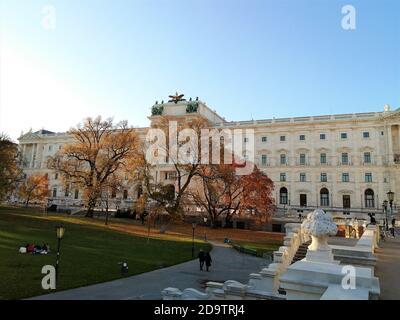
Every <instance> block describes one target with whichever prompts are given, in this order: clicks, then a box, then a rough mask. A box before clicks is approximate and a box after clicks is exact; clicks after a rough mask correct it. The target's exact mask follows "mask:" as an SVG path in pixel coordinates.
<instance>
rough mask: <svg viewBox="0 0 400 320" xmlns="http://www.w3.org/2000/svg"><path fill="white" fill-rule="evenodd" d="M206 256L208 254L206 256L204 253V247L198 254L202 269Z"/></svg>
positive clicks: (201, 268)
mask: <svg viewBox="0 0 400 320" xmlns="http://www.w3.org/2000/svg"><path fill="white" fill-rule="evenodd" d="M205 257H206V256H205V253H204V251H203V249H200V251H199V255H198V258H199V263H200V271H203V266H204V261H205Z"/></svg>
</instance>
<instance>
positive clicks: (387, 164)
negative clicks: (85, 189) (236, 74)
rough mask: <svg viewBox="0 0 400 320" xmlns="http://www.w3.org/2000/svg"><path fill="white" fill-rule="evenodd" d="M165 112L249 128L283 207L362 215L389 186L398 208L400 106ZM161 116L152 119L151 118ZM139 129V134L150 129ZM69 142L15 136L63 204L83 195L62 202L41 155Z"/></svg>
mask: <svg viewBox="0 0 400 320" xmlns="http://www.w3.org/2000/svg"><path fill="white" fill-rule="evenodd" d="M189 103H196V105H197V106H198V107H197V111H196V112H194V113H193V112H191V113H188V112H187V111H186V107H187V105H188V104H189ZM157 106H160V105H156V107H157ZM162 114H163V115H165V116H170V117H174V118H188V117H197V116H200V117H204V118H206V119H208V120H209V123H210V127H211V128H216V129H245V130H246V129H254V132H255V137H254V142H255V163H256V164H257V165H258V166H259V167H260V168H261V169H262V170H263V171H265V172H266V173H267V174H268V176H269V177H270V178H271V179H272V180H273V182H274V184H275V190H274V192H275V193H274V197H275V201H276V204H277V206H278V209H279V210H280V211H281V212H285V213H295V214H297V212H298V210H303V212H305V213H306V212H310V211H312V210H314V209H315V208H316V207H321V208H323V209H324V210H326V211H329V212H331V213H332V214H333V215H334V216H343V217H357V216H359V215H360V214H362V215H363V216H364V217H365V214H366V213H369V212H371V213H381V212H382V202H383V200H385V199H387V196H386V193H387V192H388V191H389V190H391V191H393V192H395V200H394V211H395V212H397V204H399V205H400V187H399V186H400V170H399V169H400V111H399V110H397V111H390V110H388V108H386V109H385V111H384V112H372V113H358V114H340V115H327V116H314V117H297V118H285V119H275V118H274V119H267V120H252V121H238V122H228V121H226V120H225V119H224V118H222V117H220V116H219V115H218V114H217V113H216V112H215V111H212V110H211V109H210V108H208V107H207V106H206V104H205V103H203V102H201V101H195V102H194V101H193V102H192V101H190V102H189V101H183V102H182V101H181V102H178V103H173V102H170V103H165V104H162ZM158 117H159V115H153V116H150V117H149V119H150V120H151V122H152V123H153V122H154V121H157V119H158ZM137 130H138V131H139V132H140V135H141V137H142V138H143V139H144V138H145V135H146V132H147V130H148V128H140V129H137ZM69 141H71V138H70V137H69V136H68V135H67V134H65V133H52V132H48V131H45V130H41V131H38V132H35V133H32V132H29V133H27V134H25V135H23V136H21V137H20V139H19V142H20V150H21V152H22V154H23V157H24V160H25V168H24V169H25V172H26V174H28V175H29V174H31V173H33V172H47V173H49V177H50V187H51V188H50V189H51V195H52V198H54V199H57V200H58V201H64V202H65V203H66V202H68V201H72V202H73V201H78V200H80V193H79V192H78V194H76V193H75V191H73V190H71V192H70V193H69V194H68V196H67V198H66V200H65V190H63V187H62V186H61V184H60V180H59V179H57V176H56V173H54V172H51V171H49V170H48V169H47V168H46V159H47V157H48V156H50V155H53V154H54V153H55V152H57V150H58V149H59V148H60V146H62V145H63V144H65V143H68V142H69ZM156 175H157V177H156V179H157V180H158V181H165V182H166V183H171V181H173V174H171V167H168V166H162V167H161V166H160V168H159V170H157V172H156ZM54 189H56V190H57V191H56V192H55V193H54ZM128 189H129V190H128V196H127V198H126V199H123V197H122V195H120V198H121V201H122V202H124V201H126V202H127V203H131V202H132V201H135V199H136V194H137V192H136V189H135V187H131V188H128ZM54 195H55V197H53V196H54ZM76 196H77V197H76ZM75 198H76V199H75ZM348 213H350V214H348Z"/></svg>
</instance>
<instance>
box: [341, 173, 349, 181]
mask: <svg viewBox="0 0 400 320" xmlns="http://www.w3.org/2000/svg"><path fill="white" fill-rule="evenodd" d="M349 181H350V180H349V174H348V173H342V182H349Z"/></svg>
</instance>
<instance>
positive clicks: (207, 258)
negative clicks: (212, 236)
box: [204, 252, 212, 271]
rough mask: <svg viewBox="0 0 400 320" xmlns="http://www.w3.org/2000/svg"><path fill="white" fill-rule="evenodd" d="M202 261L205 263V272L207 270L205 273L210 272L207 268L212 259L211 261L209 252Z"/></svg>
mask: <svg viewBox="0 0 400 320" xmlns="http://www.w3.org/2000/svg"><path fill="white" fill-rule="evenodd" d="M204 260H205V262H206V270H207V271H210V270H208V268H209V267H211V261H212V259H211V256H210V253H209V252H207V253H206V255H205V257H204Z"/></svg>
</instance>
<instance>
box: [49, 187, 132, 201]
mask: <svg viewBox="0 0 400 320" xmlns="http://www.w3.org/2000/svg"><path fill="white" fill-rule="evenodd" d="M52 196H53V198H57V188H53V192H52ZM64 196H65V197H69V196H70V192H69V190H68V189H65V193H64ZM116 197H117V192H116V190H113V191H112V192H111V198H113V199H114V198H116ZM122 198H123V199H124V200H126V199H128V190H124V191H123V195H122ZM74 199H79V189H75V191H74Z"/></svg>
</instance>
